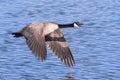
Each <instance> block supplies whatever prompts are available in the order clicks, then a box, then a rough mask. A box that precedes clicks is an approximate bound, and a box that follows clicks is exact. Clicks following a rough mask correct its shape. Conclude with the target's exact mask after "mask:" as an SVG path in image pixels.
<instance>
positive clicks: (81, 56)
mask: <svg viewBox="0 0 120 80" xmlns="http://www.w3.org/2000/svg"><path fill="white" fill-rule="evenodd" d="M35 21H37V22H46V21H48V22H57V23H62V24H63V23H71V22H74V21H79V22H81V23H83V24H84V25H83V27H80V28H69V29H62V31H63V33H64V36H65V38H66V40H67V41H68V43H69V46H70V48H71V51H72V54H73V56H74V58H75V61H76V64H75V66H73V67H70V68H69V67H66V66H65V65H64V64H63V63H62V62H61V61H60V60H59V59H57V57H56V56H54V54H52V53H51V51H50V50H49V49H48V55H47V60H46V61H45V62H40V61H39V60H37V58H35V57H34V55H33V54H32V53H31V51H30V50H29V48H28V47H27V45H26V42H25V39H24V38H17V39H16V38H14V37H13V36H12V35H11V33H12V32H15V31H19V30H20V29H22V28H23V27H25V26H26V25H27V24H28V23H30V22H35ZM119 25H120V1H119V0H114V1H113V0H92V1H91V0H56V1H55V0H0V80H120V76H119V75H120V26H119Z"/></svg>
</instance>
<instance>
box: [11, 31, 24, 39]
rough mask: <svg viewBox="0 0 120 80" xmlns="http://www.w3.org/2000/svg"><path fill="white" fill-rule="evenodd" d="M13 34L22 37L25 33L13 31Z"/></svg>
mask: <svg viewBox="0 0 120 80" xmlns="http://www.w3.org/2000/svg"><path fill="white" fill-rule="evenodd" d="M12 35H14V36H13V37H16V38H18V37H22V36H23V35H22V34H21V33H20V32H13V33H12Z"/></svg>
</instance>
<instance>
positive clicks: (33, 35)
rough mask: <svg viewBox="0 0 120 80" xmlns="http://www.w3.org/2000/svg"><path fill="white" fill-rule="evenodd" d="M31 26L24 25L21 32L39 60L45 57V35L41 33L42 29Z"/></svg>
mask: <svg viewBox="0 0 120 80" xmlns="http://www.w3.org/2000/svg"><path fill="white" fill-rule="evenodd" d="M32 26H33V27H29V26H27V27H25V28H24V29H23V30H22V31H21V33H22V35H23V36H24V37H25V38H26V42H27V44H28V47H29V48H30V50H32V52H33V53H34V54H35V56H36V57H38V58H39V59H40V60H41V61H43V60H45V59H46V55H47V52H46V46H45V37H44V35H43V33H42V29H39V27H36V26H34V25H32Z"/></svg>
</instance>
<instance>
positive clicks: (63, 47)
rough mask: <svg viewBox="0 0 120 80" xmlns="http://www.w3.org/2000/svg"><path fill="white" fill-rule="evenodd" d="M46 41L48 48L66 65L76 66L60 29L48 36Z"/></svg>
mask: <svg viewBox="0 0 120 80" xmlns="http://www.w3.org/2000/svg"><path fill="white" fill-rule="evenodd" d="M45 40H46V44H47V45H48V47H49V48H50V49H51V50H52V52H53V53H54V54H55V55H56V56H57V57H58V58H60V60H61V61H62V62H63V63H64V64H66V65H67V66H73V65H74V64H75V61H74V58H73V55H72V53H71V51H70V48H69V46H68V43H67V42H66V40H65V38H64V36H63V34H62V32H61V31H60V30H59V29H57V30H55V31H54V32H52V33H50V34H49V35H47V36H46V37H45Z"/></svg>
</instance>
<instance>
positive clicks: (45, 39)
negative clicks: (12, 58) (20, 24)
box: [12, 22, 80, 66]
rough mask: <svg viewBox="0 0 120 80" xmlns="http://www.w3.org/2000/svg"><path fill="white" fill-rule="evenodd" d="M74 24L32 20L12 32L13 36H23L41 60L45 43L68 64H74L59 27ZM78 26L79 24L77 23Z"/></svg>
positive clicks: (44, 51)
mask: <svg viewBox="0 0 120 80" xmlns="http://www.w3.org/2000/svg"><path fill="white" fill-rule="evenodd" d="M74 24H76V23H72V24H65V25H59V24H56V23H50V22H33V23H30V24H29V25H28V26H26V27H25V28H23V29H22V30H21V31H19V32H15V33H12V34H13V35H15V36H14V37H21V36H24V37H25V38H26V42H27V44H28V47H29V48H30V50H32V53H34V54H35V56H36V57H38V58H39V59H40V60H41V61H43V60H45V59H46V56H47V51H46V45H47V46H48V47H49V48H50V49H51V50H52V52H53V53H54V54H55V55H56V56H57V57H58V58H60V60H61V61H62V62H64V63H65V64H66V65H68V66H73V64H75V61H74V58H73V56H72V53H71V51H70V48H69V46H68V43H67V42H66V40H65V38H64V35H63V34H62V32H61V31H60V28H64V27H65V28H66V27H75V26H74ZM78 26H80V25H78Z"/></svg>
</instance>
